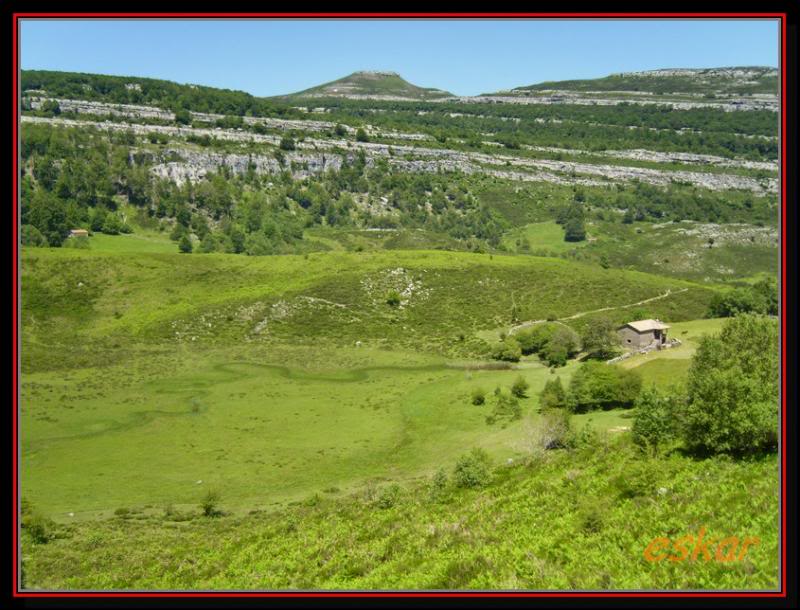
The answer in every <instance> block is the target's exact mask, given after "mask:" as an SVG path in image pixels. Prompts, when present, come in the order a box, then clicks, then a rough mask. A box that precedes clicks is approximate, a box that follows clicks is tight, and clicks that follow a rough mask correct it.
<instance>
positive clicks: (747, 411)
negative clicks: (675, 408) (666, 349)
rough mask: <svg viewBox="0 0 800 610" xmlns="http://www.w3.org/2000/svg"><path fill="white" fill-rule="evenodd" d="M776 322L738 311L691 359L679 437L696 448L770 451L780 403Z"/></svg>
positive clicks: (774, 442)
mask: <svg viewBox="0 0 800 610" xmlns="http://www.w3.org/2000/svg"><path fill="white" fill-rule="evenodd" d="M779 371H780V358H779V342H778V321H777V320H776V319H774V318H768V317H764V316H759V315H755V314H742V315H739V316H736V317H735V318H731V319H730V320H728V321H726V323H725V324H724V326H723V327H722V330H721V331H720V333H719V335H718V336H704V337H703V338H702V339H701V341H700V345H699V346H698V348H697V351H696V352H695V355H694V357H693V358H692V364H691V366H690V367H689V374H688V380H687V401H686V407H685V409H684V410H683V417H682V421H683V428H682V437H683V440H684V442H685V443H686V445H687V447H688V448H689V449H690V450H694V451H698V452H727V453H748V452H757V451H765V450H766V451H774V450H775V449H776V448H777V444H778V410H779V405H780V400H779V398H780V392H779V379H780V374H779Z"/></svg>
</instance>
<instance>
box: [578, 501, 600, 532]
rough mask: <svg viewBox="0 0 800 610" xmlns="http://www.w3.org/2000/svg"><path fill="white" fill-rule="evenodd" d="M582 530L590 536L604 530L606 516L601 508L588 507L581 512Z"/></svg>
mask: <svg viewBox="0 0 800 610" xmlns="http://www.w3.org/2000/svg"><path fill="white" fill-rule="evenodd" d="M580 520H581V529H583V531H584V532H586V533H588V534H596V533H598V532H599V531H600V530H602V529H603V522H604V514H603V510H602V508H601V507H599V506H596V505H591V506H587V507H586V508H584V509H583V510H582V511H581V512H580Z"/></svg>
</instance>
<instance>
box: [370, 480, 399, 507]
mask: <svg viewBox="0 0 800 610" xmlns="http://www.w3.org/2000/svg"><path fill="white" fill-rule="evenodd" d="M401 491H402V490H401V488H400V486H399V485H398V484H397V483H392V484H391V485H389V486H387V487H384V488H383V489H381V491H380V493H378V500H377V502H376V504H377V505H378V508H383V509H387V508H392V507H393V506H394V505H395V504H397V501H398V500H399V499H400V493H401Z"/></svg>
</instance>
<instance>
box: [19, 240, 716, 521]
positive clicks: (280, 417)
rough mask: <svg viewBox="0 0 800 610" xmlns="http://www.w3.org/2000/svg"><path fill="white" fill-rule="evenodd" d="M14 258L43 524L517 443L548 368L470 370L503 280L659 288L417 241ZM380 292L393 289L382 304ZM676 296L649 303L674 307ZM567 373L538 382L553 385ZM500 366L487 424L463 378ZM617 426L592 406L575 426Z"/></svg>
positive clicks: (556, 303)
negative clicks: (496, 413)
mask: <svg viewBox="0 0 800 610" xmlns="http://www.w3.org/2000/svg"><path fill="white" fill-rule="evenodd" d="M91 239H94V238H91ZM109 239H112V238H109ZM120 239H124V237H121V238H120ZM137 245H138V244H137ZM22 269H23V295H24V297H23V298H24V307H23V311H24V319H23V349H22V355H23V384H22V392H21V404H22V411H21V417H22V428H21V431H22V434H21V444H22V451H23V471H22V481H23V490H24V493H25V495H26V497H28V498H30V499H31V501H33V502H34V503H35V504H36V505H37V506H38V507H40V509H41V510H42V511H44V512H46V513H47V514H48V515H50V516H53V517H55V518H58V519H65V518H66V515H68V514H69V513H73V514H74V517H70V519H71V518H76V519H77V518H81V517H88V516H96V515H103V514H109V513H110V512H113V511H114V510H115V509H117V508H120V507H128V508H129V507H141V506H144V505H148V504H152V505H166V504H174V505H176V506H188V505H192V504H195V503H196V502H197V501H198V498H199V497H200V496H201V495H202V494H203V493H205V491H207V490H208V489H209V488H214V489H218V490H219V491H220V492H221V493H223V494H224V496H225V497H226V499H227V501H228V503H229V506H230V507H231V509H237V510H245V509H251V508H254V507H265V506H270V505H272V504H274V503H276V502H283V501H286V500H291V499H297V498H301V497H304V496H307V495H308V494H312V493H317V492H321V491H322V490H324V489H326V488H330V487H337V488H339V489H348V488H349V487H351V486H352V485H355V484H361V483H363V482H364V481H366V480H370V479H383V478H390V479H397V480H404V479H406V478H408V477H414V476H419V475H422V474H429V473H430V472H432V471H434V470H435V469H436V468H437V467H438V465H439V464H440V463H441V461H442V460H447V459H455V458H456V457H457V456H458V455H460V454H461V453H463V452H464V451H465V449H466V448H470V447H473V446H480V447H484V448H486V449H487V450H489V451H490V453H491V454H492V455H494V456H496V457H498V458H504V457H511V456H519V455H520V453H521V452H522V451H523V450H522V449H520V443H521V442H522V438H523V437H524V435H525V429H526V426H528V425H530V424H532V423H535V421H536V418H537V417H538V409H537V399H536V398H535V396H536V394H538V392H539V390H540V389H541V388H542V387H543V385H544V383H545V381H546V380H547V379H549V378H550V377H551V376H552V373H550V371H549V369H547V368H546V367H544V366H543V365H541V364H538V363H537V362H526V363H522V364H521V365H520V366H519V370H497V369H485V368H483V370H482V365H481V363H482V362H484V361H485V358H486V355H485V354H486V351H485V350H486V349H488V348H489V345H490V343H487V342H485V341H484V340H482V339H481V338H480V337H479V331H480V330H481V329H486V328H491V327H494V326H495V325H496V324H497V323H498V322H500V321H502V320H503V319H504V318H505V319H508V318H507V316H508V315H509V312H510V309H511V306H512V295H511V294H509V293H507V292H506V290H513V293H514V294H513V301H514V303H517V304H518V306H521V307H522V308H523V309H522V311H524V312H525V313H526V314H527V315H529V316H530V317H531V318H534V317H541V316H544V315H546V313H547V312H550V311H551V310H555V311H558V312H559V313H563V314H564V315H568V314H572V313H574V312H575V310H576V309H577V308H578V307H585V306H599V305H605V304H608V303H614V302H617V303H620V304H624V303H627V302H629V300H630V299H631V298H635V297H643V298H647V297H651V296H654V295H658V294H660V293H661V291H662V290H663V289H664V285H665V284H664V281H663V280H662V279H660V278H651V277H650V276H647V275H646V274H641V273H637V272H621V271H614V270H602V269H598V268H597V267H592V266H585V267H583V266H581V265H580V264H576V263H571V262H567V261H562V260H557V259H543V258H532V257H524V256H521V257H509V256H505V257H500V256H494V257H490V256H488V255H476V254H466V253H463V254H462V253H452V252H425V251H422V252H409V251H399V252H391V253H390V252H386V251H378V252H362V253H345V252H330V253H318V254H312V255H309V256H308V257H307V258H306V257H303V256H286V257H267V258H259V259H251V258H244V257H236V256H233V255H206V256H197V255H192V256H188V255H180V254H155V253H144V252H140V253H134V252H132V251H129V252H123V251H121V250H107V251H105V252H102V251H96V250H88V251H86V250H71V249H62V250H42V249H30V250H26V251H25V252H24V255H23V265H22ZM299 269H304V270H305V272H304V273H299ZM331 277H336V278H337V279H336V280H335V281H331V280H330V278H331ZM501 282H502V284H501ZM577 285H580V286H581V287H582V291H581V292H580V294H578V293H577V290H576V289H575V288H572V287H573V286H577ZM670 285H673V286H674V287H675V288H676V289H678V287H681V288H689V289H690V292H691V293H693V295H694V298H696V299H699V300H700V302H702V300H704V299H707V298H709V296H710V294H711V293H710V291H708V290H707V289H705V288H700V287H695V286H692V285H690V284H688V283H685V282H680V281H677V280H675V281H672V280H671V281H670ZM501 286H503V287H504V288H501ZM391 289H397V290H400V291H403V290H405V293H404V294H405V295H406V296H404V300H403V302H402V303H401V304H400V305H399V306H397V307H392V306H390V305H388V304H387V303H386V302H385V294H386V292H387V291H389V290H391ZM686 294H689V292H683V293H680V294H676V295H674V297H669V298H666V299H663V300H661V301H657V303H659V304H660V305H659V306H660V307H663V308H664V309H663V311H664V312H665V313H666V312H668V311H669V310H670V308H677V309H682V310H684V313H685V314H686V315H691V310H687V309H686V307H685V304H684V300H683V299H685V295H686ZM571 295H572V296H571ZM76 337H79V338H80V340H78V341H76V340H75V338H76ZM575 366H576V363H571V364H570V365H569V366H567V367H565V368H563V369H559V371H558V373H557V374H558V375H560V376H562V377H563V378H564V379H563V381H565V382H566V381H568V379H569V376H570V375H571V373H572V370H574V367H575ZM518 375H522V376H523V377H525V378H526V380H527V381H528V382H529V383H530V386H531V387H530V390H529V396H530V398H527V399H524V400H523V409H524V417H523V419H521V420H519V421H515V422H512V423H509V422H505V423H503V422H500V423H496V424H493V425H489V424H487V423H486V416H487V415H488V414H489V412H490V410H491V407H489V406H488V405H487V406H484V407H476V406H473V405H472V404H471V403H470V399H469V397H470V394H471V392H472V390H473V389H475V388H477V387H481V388H483V389H484V390H485V391H486V392H492V391H493V390H494V388H496V387H503V388H508V387H509V386H510V385H511V383H512V382H513V380H514V379H515V378H516V377H517V376H518ZM582 418H583V419H587V420H588V419H592V418H590V417H586V416H582ZM625 423H626V422H625V421H623V420H622V419H621V418H620V417H619V416H617V415H615V414H614V413H604V414H602V415H601V416H599V417H596V418H593V423H592V425H593V426H596V427H598V428H600V429H609V428H614V427H620V426H624V425H625Z"/></svg>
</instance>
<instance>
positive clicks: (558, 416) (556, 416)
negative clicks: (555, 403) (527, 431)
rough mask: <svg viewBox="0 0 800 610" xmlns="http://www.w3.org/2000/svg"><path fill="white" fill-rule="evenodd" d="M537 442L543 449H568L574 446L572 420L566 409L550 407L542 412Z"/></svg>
mask: <svg viewBox="0 0 800 610" xmlns="http://www.w3.org/2000/svg"><path fill="white" fill-rule="evenodd" d="M537 444H538V446H539V447H541V448H542V449H566V448H567V447H570V446H572V444H573V434H572V422H571V421H570V415H569V412H568V411H567V410H566V409H548V410H546V411H543V412H542V415H541V418H540V419H539V425H538V438H537Z"/></svg>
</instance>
